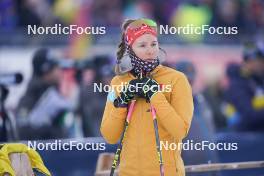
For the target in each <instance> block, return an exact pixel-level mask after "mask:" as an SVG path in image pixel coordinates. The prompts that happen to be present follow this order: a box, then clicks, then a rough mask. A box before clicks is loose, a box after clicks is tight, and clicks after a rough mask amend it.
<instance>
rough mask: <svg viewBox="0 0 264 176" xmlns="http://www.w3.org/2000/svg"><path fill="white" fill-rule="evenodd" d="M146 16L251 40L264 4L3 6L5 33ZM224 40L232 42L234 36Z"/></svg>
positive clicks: (150, 1) (36, 0)
mask: <svg viewBox="0 0 264 176" xmlns="http://www.w3.org/2000/svg"><path fill="white" fill-rule="evenodd" d="M142 16H144V17H147V18H152V19H154V20H156V21H157V22H158V24H162V25H166V24H168V25H170V26H184V25H186V24H194V25H195V26H200V25H210V26H215V27H217V26H226V27H229V26H230V27H231V26H237V27H238V29H239V35H242V36H247V35H249V34H252V33H254V34H255V35H258V34H263V27H264V20H263V19H264V2H263V1H262V0H187V1H179V0H167V1H161V0H136V1H131V0H124V1H121V0H112V1H111V2H110V1H107V0H93V1H92V0H90V1H73V0H2V1H1V2H0V28H1V30H2V31H12V30H15V29H19V28H24V27H26V26H27V25H29V24H31V25H34V24H35V25H37V26H52V25H54V24H55V23H60V24H63V25H69V24H81V25H92V26H107V27H119V26H120V24H122V21H123V20H124V19H126V18H138V17H142ZM208 37H209V36H208ZM213 37H216V36H213ZM221 39H222V38H221ZM224 39H226V40H230V36H229V37H228V38H224ZM231 39H234V38H231ZM236 39H238V38H237V37H236Z"/></svg>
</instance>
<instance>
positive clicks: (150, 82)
mask: <svg viewBox="0 0 264 176" xmlns="http://www.w3.org/2000/svg"><path fill="white" fill-rule="evenodd" d="M140 82H141V83H142V89H141V93H139V94H141V95H142V94H143V96H144V98H146V100H148V101H149V100H150V99H151V97H152V96H153V95H154V94H155V93H157V92H158V90H159V84H158V83H157V81H155V80H154V79H151V78H149V77H144V78H141V79H140Z"/></svg>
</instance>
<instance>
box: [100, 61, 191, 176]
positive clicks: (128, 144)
mask: <svg viewBox="0 0 264 176" xmlns="http://www.w3.org/2000/svg"><path fill="white" fill-rule="evenodd" d="M151 74H152V76H153V78H154V79H155V80H156V81H157V82H158V83H159V84H162V85H164V86H165V85H171V89H172V90H171V91H170V92H168V91H167V92H158V93H156V94H155V95H154V96H153V97H152V98H151V100H150V102H151V104H152V105H153V106H154V107H155V108H156V111H157V120H158V129H159V136H160V141H161V142H163V144H165V143H166V142H167V143H168V144H177V143H180V142H181V141H182V139H183V138H184V137H185V136H186V135H187V133H188V130H189V127H190V124H191V120H192V115H193V98H192V91H191V87H190V85H189V83H188V80H187V78H186V77H185V75H184V74H183V73H181V72H178V71H176V70H174V69H171V68H168V67H165V66H162V65H159V66H158V67H157V68H156V69H155V70H153V71H152V73H151ZM131 79H134V76H133V75H132V74H131V73H126V74H124V75H121V76H115V77H114V78H113V79H112V81H111V85H112V86H113V85H114V86H117V85H120V84H122V82H123V83H124V82H129V81H130V80H131ZM115 93H116V94H117V95H118V94H119V92H115ZM126 114H127V108H115V107H114V105H113V102H112V100H111V98H109V96H108V100H107V102H106V106H105V111H104V115H103V119H102V123H101V133H102V135H103V137H104V138H105V140H106V141H107V142H108V143H111V144H115V143H117V142H118V140H119V139H120V137H121V134H122V132H123V129H124V122H125V119H126ZM167 149H168V148H167ZM162 156H163V161H164V168H165V176H184V175H185V170H184V164H183V161H182V158H181V150H177V149H175V147H174V148H169V149H168V150H165V147H163V148H162ZM119 170H120V172H119V173H120V176H159V175H160V173H159V162H158V156H157V151H156V142H155V131H154V126H153V119H152V116H151V112H150V105H149V104H148V103H146V100H145V99H142V98H138V99H137V101H136V104H135V107H134V111H133V113H132V117H131V121H130V124H129V127H128V130H127V132H126V136H125V138H124V141H123V149H122V152H121V161H120V169H119Z"/></svg>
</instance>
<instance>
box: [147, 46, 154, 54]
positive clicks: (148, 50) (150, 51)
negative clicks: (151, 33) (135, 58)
mask: <svg viewBox="0 0 264 176" xmlns="http://www.w3.org/2000/svg"><path fill="white" fill-rule="evenodd" d="M152 54H153V49H152V48H148V49H147V55H149V56H151V55H152Z"/></svg>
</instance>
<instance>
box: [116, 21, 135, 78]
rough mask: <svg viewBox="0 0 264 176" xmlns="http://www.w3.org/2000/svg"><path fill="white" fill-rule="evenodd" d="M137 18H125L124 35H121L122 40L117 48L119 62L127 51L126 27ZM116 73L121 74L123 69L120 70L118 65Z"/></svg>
mask: <svg viewBox="0 0 264 176" xmlns="http://www.w3.org/2000/svg"><path fill="white" fill-rule="evenodd" d="M134 21H136V20H132V19H128V20H125V21H124V23H123V24H122V27H121V29H122V35H121V41H120V43H119V45H118V49H117V52H116V57H117V63H118V62H119V61H120V60H121V59H122V57H123V55H124V54H125V51H126V44H125V31H126V28H127V27H128V26H129V24H131V23H132V22H134ZM115 73H116V74H117V75H121V74H122V73H121V71H120V70H119V67H118V65H116V66H115Z"/></svg>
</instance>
